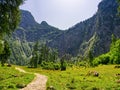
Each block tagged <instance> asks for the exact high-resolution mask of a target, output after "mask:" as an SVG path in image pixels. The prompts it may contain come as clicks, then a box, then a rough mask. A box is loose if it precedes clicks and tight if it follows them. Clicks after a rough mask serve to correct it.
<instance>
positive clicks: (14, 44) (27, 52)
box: [6, 10, 63, 65]
mask: <svg viewBox="0 0 120 90" xmlns="http://www.w3.org/2000/svg"><path fill="white" fill-rule="evenodd" d="M62 32H63V31H61V30H59V29H57V28H55V27H52V26H50V25H48V24H47V22H45V21H43V22H42V23H41V24H38V23H37V22H36V21H35V20H34V17H33V16H32V15H31V13H30V12H28V11H24V10H21V22H20V25H19V27H18V29H17V30H16V31H15V32H13V35H12V37H11V38H9V37H6V39H7V41H8V42H9V44H10V48H11V50H12V52H11V56H10V62H11V63H13V64H18V65H25V64H26V63H28V62H29V59H30V57H31V54H32V46H33V45H34V43H35V42H36V41H40V43H44V42H49V41H51V40H53V39H54V38H56V37H57V36H58V35H60V34H61V33H62Z"/></svg>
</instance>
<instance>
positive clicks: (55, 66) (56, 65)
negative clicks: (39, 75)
mask: <svg viewBox="0 0 120 90" xmlns="http://www.w3.org/2000/svg"><path fill="white" fill-rule="evenodd" d="M41 67H42V68H43V69H47V70H59V69H60V64H59V63H53V62H42V64H41Z"/></svg>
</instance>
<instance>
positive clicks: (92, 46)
mask: <svg viewBox="0 0 120 90" xmlns="http://www.w3.org/2000/svg"><path fill="white" fill-rule="evenodd" d="M117 7H118V5H117V2H116V0H102V2H100V4H99V5H98V11H97V12H96V14H95V15H93V17H91V18H89V19H87V20H85V21H83V22H80V23H78V24H76V25H75V26H73V27H71V28H70V29H68V30H66V31H62V30H59V29H58V28H55V27H53V26H50V25H49V24H48V23H47V22H46V21H43V22H41V24H39V23H37V22H36V21H35V20H34V17H33V16H32V15H31V13H30V12H28V11H24V10H21V22H20V25H19V28H18V30H16V31H15V32H14V33H13V37H12V38H11V39H10V40H9V42H10V45H11V49H12V56H11V61H12V63H17V64H21V65H24V62H26V61H25V60H27V59H28V58H29V57H30V56H31V51H32V48H31V47H32V45H33V44H34V42H36V41H40V42H41V43H43V42H47V45H48V46H50V47H52V48H57V49H58V51H59V53H60V55H61V56H62V55H64V54H65V53H69V54H71V55H73V56H76V55H83V56H87V55H88V52H89V51H92V53H93V54H94V56H98V55H100V54H103V53H106V52H108V51H109V49H110V43H111V36H112V34H114V35H115V36H116V37H117V38H120V17H119V16H118V15H117ZM21 60H24V61H21Z"/></svg>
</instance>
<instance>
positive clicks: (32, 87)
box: [16, 67, 47, 90]
mask: <svg viewBox="0 0 120 90" xmlns="http://www.w3.org/2000/svg"><path fill="white" fill-rule="evenodd" d="M16 69H17V70H19V71H20V72H23V73H30V72H26V71H25V70H23V69H21V68H17V67H16ZM34 74H35V75H36V77H35V78H34V80H33V81H32V82H31V83H29V84H28V85H27V86H26V87H25V88H23V89H20V90H46V82H47V77H46V76H44V75H40V74H38V73H34Z"/></svg>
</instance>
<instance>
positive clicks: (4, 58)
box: [0, 41, 11, 66]
mask: <svg viewBox="0 0 120 90" xmlns="http://www.w3.org/2000/svg"><path fill="white" fill-rule="evenodd" d="M10 54H11V50H10V47H9V44H8V42H7V41H5V42H4V51H3V53H2V54H0V61H1V64H2V66H4V64H5V63H6V62H7V60H8V58H9V57H10Z"/></svg>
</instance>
